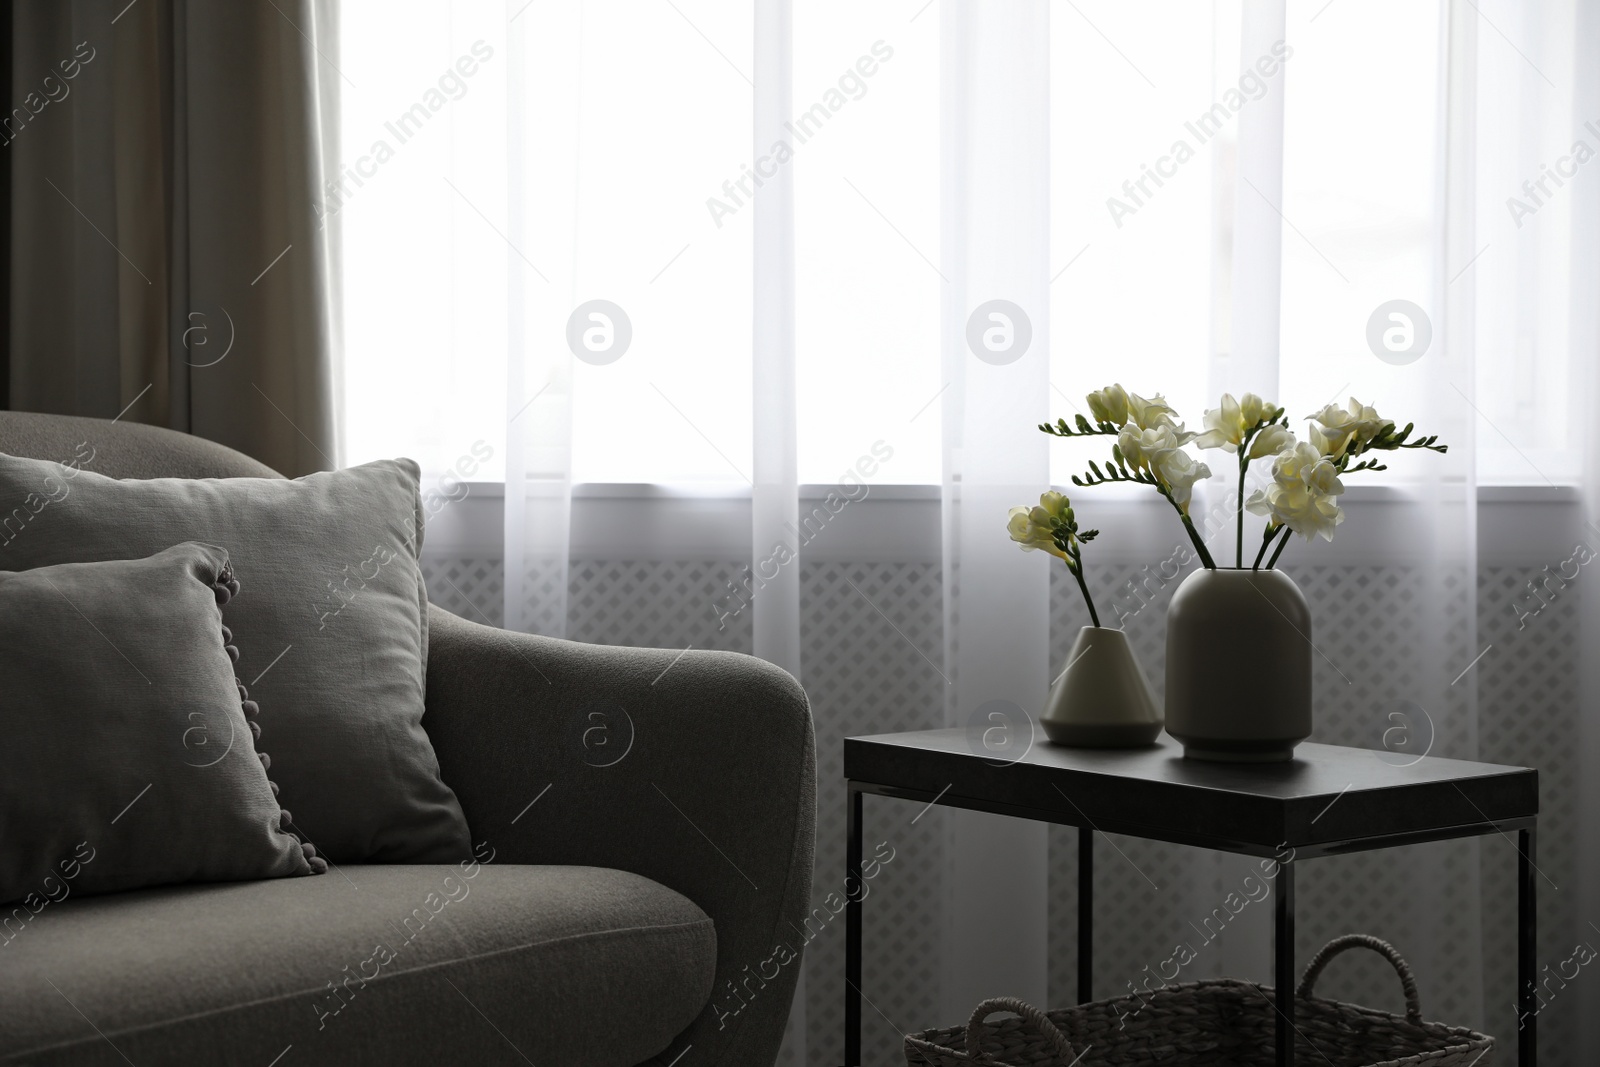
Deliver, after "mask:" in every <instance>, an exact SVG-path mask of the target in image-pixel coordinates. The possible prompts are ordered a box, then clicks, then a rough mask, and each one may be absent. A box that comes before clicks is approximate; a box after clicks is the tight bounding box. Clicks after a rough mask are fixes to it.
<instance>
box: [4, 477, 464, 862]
mask: <svg viewBox="0 0 1600 1067" xmlns="http://www.w3.org/2000/svg"><path fill="white" fill-rule="evenodd" d="M98 455H99V453H98V451H97V450H96V451H94V452H93V453H91V454H87V455H85V454H83V453H82V450H78V451H76V452H75V453H74V454H73V456H72V457H71V458H72V459H73V461H74V463H75V464H76V465H77V466H78V467H80V468H81V469H79V470H78V471H77V473H76V474H75V475H73V476H72V477H70V478H67V477H65V472H66V470H67V468H64V467H63V466H62V465H61V464H60V463H59V462H50V461H44V460H36V459H24V458H19V457H15V456H9V455H0V570H26V569H28V568H32V567H41V566H48V565H51V564H55V563H64V562H79V561H90V560H103V559H118V558H127V557H130V556H132V557H137V556H143V555H147V554H149V553H152V552H157V551H160V550H162V549H164V548H167V547H169V546H171V545H173V544H175V543H177V542H180V541H189V540H198V541H206V542H209V543H212V544H217V545H221V546H223V547H224V548H226V549H227V550H228V553H229V555H230V556H231V558H232V560H233V563H234V565H235V566H236V567H238V568H239V571H240V573H241V574H244V575H246V576H248V578H249V581H250V583H251V593H250V595H249V596H247V597H241V598H240V599H239V602H238V604H237V606H236V607H235V608H234V610H232V611H230V613H229V625H230V626H231V627H232V628H233V630H234V632H235V633H236V634H237V635H238V637H239V648H240V651H241V653H243V655H242V656H241V658H240V660H239V667H238V673H239V677H240V678H242V679H245V684H246V686H247V687H248V688H249V689H250V695H251V697H252V698H254V699H255V700H256V701H257V702H258V703H259V704H260V705H261V710H262V715H263V718H264V719H265V721H267V722H270V723H271V724H272V745H271V747H270V749H269V750H268V751H269V752H270V753H271V755H272V756H273V758H274V760H276V761H277V762H278V765H277V767H276V768H274V778H273V780H274V781H276V782H277V783H278V784H279V785H280V786H281V787H282V788H283V791H284V795H285V808H286V809H287V810H289V811H290V812H291V813H292V814H293V816H294V824H293V828H294V829H295V830H296V831H297V832H298V833H300V834H301V835H302V836H303V837H305V838H306V839H307V840H309V841H310V843H311V844H312V845H314V846H316V848H317V850H318V851H319V852H321V853H322V854H323V855H324V856H326V857H327V858H328V859H329V860H330V861H331V862H334V863H349V862H364V861H371V862H407V861H434V860H437V861H442V862H452V861H455V860H458V859H462V858H464V857H465V856H467V855H468V851H469V850H468V835H467V826H466V822H465V820H464V819H463V817H462V814H461V809H460V807H459V806H458V805H457V803H456V799H455V796H454V794H453V793H451V791H450V789H449V788H448V787H447V786H445V784H444V783H443V782H441V781H440V780H439V773H438V764H437V763H436V762H435V760H434V755H433V750H432V748H431V747H430V745H429V744H428V737H427V734H426V733H425V732H424V731H423V729H422V714H423V694H424V678H423V674H424V665H425V663H426V657H427V649H428V630H427V616H426V612H425V610H424V608H425V606H426V604H427V593H426V590H425V589H424V588H423V583H422V571H421V568H420V567H419V566H418V563H417V557H418V552H419V551H420V549H421V543H422V523H423V516H422V508H421V498H420V496H419V493H418V485H419V474H418V471H417V466H416V464H415V463H413V462H411V461H410V460H392V461H390V460H385V461H381V462H378V463H368V464H365V465H363V466H360V467H351V468H349V469H346V470H341V471H329V472H321V473H317V474H311V475H307V476H306V477H304V478H300V479H297V480H295V481H284V480H282V479H276V478H270V479H268V478H229V479H190V478H157V479H115V478H107V477H105V476H103V475H101V474H98V473H96V472H95V470H94V469H93V467H94V465H95V461H96V460H97V459H98ZM63 458H66V457H63ZM52 485H54V486H56V487H57V488H56V489H54V490H52V489H51V486H52Z"/></svg>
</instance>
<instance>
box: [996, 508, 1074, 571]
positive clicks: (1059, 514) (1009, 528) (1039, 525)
mask: <svg viewBox="0 0 1600 1067" xmlns="http://www.w3.org/2000/svg"><path fill="white" fill-rule="evenodd" d="M1070 507H1071V505H1070V503H1069V502H1068V500H1067V498H1066V496H1064V495H1063V494H1061V493H1057V492H1049V493H1043V494H1041V495H1040V497H1039V504H1038V506H1037V507H1033V508H1024V507H1016V508H1012V509H1011V511H1010V512H1009V514H1008V515H1007V520H1006V532H1007V533H1008V534H1010V535H1011V540H1013V541H1015V542H1017V544H1019V545H1021V546H1022V550H1023V551H1024V552H1048V553H1050V555H1052V556H1056V557H1057V558H1059V559H1066V558H1067V554H1066V553H1065V552H1063V551H1061V549H1060V548H1059V547H1057V546H1056V540H1055V526H1054V523H1053V521H1052V520H1058V519H1064V518H1065V517H1066V515H1067V512H1068V510H1069V509H1070Z"/></svg>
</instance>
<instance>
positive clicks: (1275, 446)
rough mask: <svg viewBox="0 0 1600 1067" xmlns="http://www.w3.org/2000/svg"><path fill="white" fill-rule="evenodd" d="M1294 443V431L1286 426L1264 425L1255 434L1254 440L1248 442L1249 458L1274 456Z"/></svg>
mask: <svg viewBox="0 0 1600 1067" xmlns="http://www.w3.org/2000/svg"><path fill="white" fill-rule="evenodd" d="M1294 444H1295V439H1294V432H1293V431H1292V430H1290V429H1289V428H1288V427H1287V426H1278V425H1272V426H1266V427H1263V428H1262V430H1261V432H1260V433H1258V434H1256V438H1255V440H1254V441H1251V442H1250V458H1251V459H1260V458H1261V457H1262V456H1275V455H1277V454H1278V453H1279V452H1282V451H1283V450H1284V449H1286V448H1289V447H1292V446H1293V445H1294Z"/></svg>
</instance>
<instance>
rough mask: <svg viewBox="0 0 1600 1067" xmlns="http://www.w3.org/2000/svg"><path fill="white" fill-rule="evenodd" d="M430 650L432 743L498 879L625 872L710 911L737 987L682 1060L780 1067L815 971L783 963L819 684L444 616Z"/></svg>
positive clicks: (727, 987) (730, 982)
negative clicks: (555, 871)
mask: <svg viewBox="0 0 1600 1067" xmlns="http://www.w3.org/2000/svg"><path fill="white" fill-rule="evenodd" d="M428 641H429V650H428V673H427V677H428V695H427V714H426V716H425V718H424V720H423V725H424V726H425V727H426V729H427V732H428V737H429V738H430V739H431V740H432V742H433V746H434V749H435V751H436V752H437V753H438V757H439V768H440V773H441V775H442V776H443V778H444V780H445V782H446V783H448V784H449V785H450V786H451V788H453V789H454V790H455V792H456V795H457V797H458V798H459V799H460V801H461V806H462V808H463V810H465V812H466V815H467V822H468V824H469V825H470V826H471V828H472V837H473V841H474V842H475V843H478V842H482V843H486V844H487V845H488V847H489V848H492V849H493V850H494V862H497V863H544V864H564V865H583V866H593V867H612V868H618V869H621V870H627V871H632V872H634V873H636V874H640V875H643V876H645V877H647V878H650V879H653V880H655V881H657V882H659V883H661V884H662V885H665V886H667V887H668V888H670V889H673V890H676V891H677V892H679V893H682V894H683V895H684V896H686V897H688V898H689V899H690V900H692V901H694V902H695V904H697V905H699V907H700V908H701V909H702V910H703V911H704V912H705V913H706V914H707V915H709V916H710V917H711V919H712V921H713V922H714V923H715V925H716V933H717V975H716V980H715V984H714V986H713V989H712V992H711V1000H710V1003H709V1004H708V1005H707V1007H706V1010H705V1011H704V1012H703V1013H702V1014H701V1016H700V1017H699V1018H698V1019H697V1020H696V1021H695V1022H694V1024H692V1025H691V1026H690V1028H689V1029H688V1030H686V1031H685V1032H684V1034H683V1035H682V1036H681V1038H680V1040H679V1041H677V1042H674V1044H673V1048H672V1050H671V1051H672V1054H674V1055H675V1054H676V1053H677V1051H679V1050H680V1049H681V1048H682V1047H683V1046H684V1044H686V1043H692V1044H693V1045H694V1046H695V1050H696V1051H695V1055H694V1059H693V1062H694V1063H696V1064H701V1065H712V1064H715V1065H719V1067H721V1065H727V1067H733V1065H737V1067H747V1065H752V1064H770V1063H772V1062H773V1060H774V1059H775V1058H776V1056H777V1050H778V1046H779V1043H780V1042H781V1040H782V1035H783V1028H784V1022H785V1020H786V1019H787V1017H788V1013H789V1004H790V1000H791V997H792V995H793V992H794V986H795V982H796V980H797V978H798V975H799V967H800V961H799V959H798V958H793V956H792V954H791V953H790V952H787V951H780V950H779V946H780V945H786V946H792V949H793V952H794V953H798V951H799V950H800V949H802V948H803V947H804V940H803V937H802V935H801V934H800V933H799V932H798V931H800V930H801V929H802V928H803V923H804V921H805V915H806V913H807V900H808V898H809V895H810V889H811V864H812V847H813V838H814V836H815V830H816V753H815V746H814V740H813V736H812V728H811V712H810V708H809V706H808V705H807V703H806V697H805V693H804V692H803V691H802V690H801V688H800V686H799V684H798V683H797V682H795V680H794V679H793V678H792V677H790V676H789V675H788V674H787V673H785V672H784V671H782V670H780V669H778V668H777V667H774V666H772V665H771V664H768V663H766V662H764V661H762V660H758V659H755V658H753V657H750V656H742V655H738V654H736V653H731V652H703V651H689V652H683V651H682V650H681V649H637V648H616V647H609V646H603V645H585V644H578V643H576V642H571V641H559V640H555V639H552V638H546V637H538V636H534V635H530V634H519V633H513V632H510V631H506V630H499V629H495V628H493V627H489V626H480V625H477V624H475V623H471V622H467V621H465V620H462V619H459V618H457V617H456V616H454V615H451V614H450V613H449V612H447V611H444V610H443V609H440V608H437V607H433V608H430V610H429V636H428ZM486 854H487V853H486ZM774 971H776V972H777V973H776V974H774V973H773V972H774Z"/></svg>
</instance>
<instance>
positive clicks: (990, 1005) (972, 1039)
mask: <svg viewBox="0 0 1600 1067" xmlns="http://www.w3.org/2000/svg"><path fill="white" fill-rule="evenodd" d="M997 1011H1009V1012H1011V1013H1012V1014H1013V1015H1020V1016H1022V1018H1023V1019H1024V1020H1025V1021H1027V1022H1028V1023H1031V1024H1032V1025H1033V1028H1034V1029H1035V1030H1037V1031H1039V1033H1041V1034H1043V1035H1044V1037H1045V1040H1047V1041H1049V1042H1050V1044H1051V1045H1053V1046H1055V1050H1056V1055H1058V1056H1064V1057H1066V1059H1065V1060H1064V1061H1063V1062H1067V1063H1070V1062H1072V1061H1073V1060H1074V1059H1075V1057H1074V1055H1073V1052H1072V1046H1071V1045H1069V1044H1067V1039H1066V1038H1064V1037H1062V1036H1061V1031H1060V1030H1057V1029H1056V1024H1055V1023H1053V1022H1051V1021H1050V1020H1049V1018H1048V1017H1047V1016H1046V1015H1045V1013H1044V1012H1042V1011H1040V1010H1039V1009H1038V1008H1035V1007H1034V1006H1033V1005H1032V1004H1029V1003H1027V1002H1026V1001H1022V1000H1018V999H1017V998H1016V997H990V998H989V999H988V1000H986V1001H984V1002H983V1003H982V1004H979V1005H978V1006H977V1008H975V1009H974V1010H973V1012H972V1018H971V1019H969V1020H968V1021H967V1059H969V1060H971V1061H972V1062H973V1063H992V1062H995V1061H994V1060H993V1058H992V1057H990V1056H988V1055H985V1054H984V1052H983V1037H982V1033H983V1021H984V1020H985V1019H987V1018H988V1017H989V1016H991V1015H993V1014H994V1013H995V1012H997Z"/></svg>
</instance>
